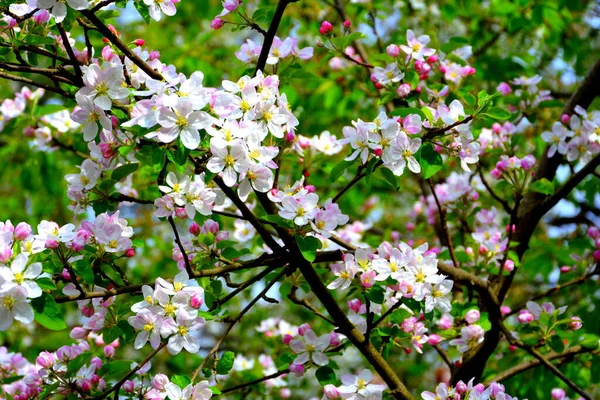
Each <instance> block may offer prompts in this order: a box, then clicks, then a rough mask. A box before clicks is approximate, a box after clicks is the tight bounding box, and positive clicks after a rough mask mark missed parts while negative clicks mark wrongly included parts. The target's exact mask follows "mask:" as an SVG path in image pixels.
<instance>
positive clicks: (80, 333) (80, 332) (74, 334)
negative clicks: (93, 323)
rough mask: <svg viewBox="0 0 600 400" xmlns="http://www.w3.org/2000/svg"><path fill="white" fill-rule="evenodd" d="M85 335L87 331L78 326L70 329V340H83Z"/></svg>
mask: <svg viewBox="0 0 600 400" xmlns="http://www.w3.org/2000/svg"><path fill="white" fill-rule="evenodd" d="M87 335H88V331H86V330H85V329H83V328H82V327H80V326H76V327H75V328H73V329H71V334H70V336H71V339H85V338H86V336H87Z"/></svg>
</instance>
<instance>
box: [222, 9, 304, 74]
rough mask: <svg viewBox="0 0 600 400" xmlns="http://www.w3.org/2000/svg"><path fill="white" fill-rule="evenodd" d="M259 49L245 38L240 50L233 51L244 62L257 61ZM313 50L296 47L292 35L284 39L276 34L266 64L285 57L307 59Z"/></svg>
mask: <svg viewBox="0 0 600 400" xmlns="http://www.w3.org/2000/svg"><path fill="white" fill-rule="evenodd" d="M217 18H218V17H217ZM261 50H262V47H261V46H260V45H258V44H256V43H254V41H253V40H252V39H246V42H245V43H244V44H242V46H241V47H240V50H239V51H237V52H236V53H235V56H236V57H237V59H238V60H240V61H241V62H244V63H251V62H257V61H258V57H259V56H260V52H261ZM313 51H314V50H313V48H312V47H304V48H302V49H300V48H299V47H298V41H297V40H296V39H295V38H293V37H287V38H285V39H284V40H281V39H280V38H279V37H278V36H275V37H274V38H273V45H272V46H271V50H269V57H268V58H267V64H269V65H275V64H277V63H279V62H280V61H282V60H284V59H287V58H292V59H295V58H298V59H300V60H308V59H310V58H312V56H313Z"/></svg>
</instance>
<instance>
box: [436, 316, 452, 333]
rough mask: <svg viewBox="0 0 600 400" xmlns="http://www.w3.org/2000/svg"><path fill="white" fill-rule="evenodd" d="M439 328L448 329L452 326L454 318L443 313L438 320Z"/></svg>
mask: <svg viewBox="0 0 600 400" xmlns="http://www.w3.org/2000/svg"><path fill="white" fill-rule="evenodd" d="M437 326H438V328H440V329H441V330H443V331H444V330H446V329H450V328H452V320H451V319H450V317H449V316H447V315H442V317H441V318H440V319H439V320H438V322H437Z"/></svg>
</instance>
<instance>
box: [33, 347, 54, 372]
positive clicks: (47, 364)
mask: <svg viewBox="0 0 600 400" xmlns="http://www.w3.org/2000/svg"><path fill="white" fill-rule="evenodd" d="M35 362H36V363H37V364H38V365H39V366H40V367H42V368H52V366H53V365H54V355H53V354H52V353H50V352H47V351H43V352H41V353H40V355H39V356H38V358H36V359H35Z"/></svg>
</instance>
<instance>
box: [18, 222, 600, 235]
mask: <svg viewBox="0 0 600 400" xmlns="http://www.w3.org/2000/svg"><path fill="white" fill-rule="evenodd" d="M19 225H21V224H19ZM19 225H17V229H18V228H19ZM15 232H16V230H15ZM598 232H599V231H598V227H596V226H590V227H589V228H588V231H587V234H588V236H589V237H591V238H592V239H596V238H597V237H598ZM15 236H16V233H15Z"/></svg>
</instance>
